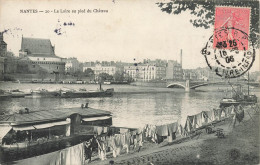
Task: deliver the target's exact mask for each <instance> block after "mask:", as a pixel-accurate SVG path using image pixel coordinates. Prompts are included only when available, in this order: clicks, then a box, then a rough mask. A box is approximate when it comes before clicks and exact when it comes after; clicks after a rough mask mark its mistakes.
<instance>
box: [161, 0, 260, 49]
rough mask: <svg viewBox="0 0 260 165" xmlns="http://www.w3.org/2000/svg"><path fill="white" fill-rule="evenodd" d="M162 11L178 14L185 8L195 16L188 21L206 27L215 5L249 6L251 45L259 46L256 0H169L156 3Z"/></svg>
mask: <svg viewBox="0 0 260 165" xmlns="http://www.w3.org/2000/svg"><path fill="white" fill-rule="evenodd" d="M156 4H157V5H158V7H160V8H161V10H162V11H163V12H166V13H168V14H180V13H181V12H184V11H186V10H189V11H190V14H192V15H195V16H196V17H197V18H195V19H190V22H191V23H192V24H193V26H195V27H202V28H205V29H208V28H209V27H210V26H211V25H213V24H214V19H215V17H214V13H215V7H216V6H233V7H250V8H251V17H250V19H251V20H250V22H251V26H250V38H251V41H252V43H253V46H255V47H257V48H258V47H259V38H258V35H259V2H258V1H257V0H247V1H240V0H207V1H206V0H196V1H191V0H190V1H184V0H170V1H169V2H158V3H156Z"/></svg>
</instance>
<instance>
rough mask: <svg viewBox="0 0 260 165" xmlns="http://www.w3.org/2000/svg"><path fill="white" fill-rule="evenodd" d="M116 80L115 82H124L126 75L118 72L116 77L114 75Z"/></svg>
mask: <svg viewBox="0 0 260 165" xmlns="http://www.w3.org/2000/svg"><path fill="white" fill-rule="evenodd" d="M114 79H115V81H120V82H122V81H124V73H123V72H120V71H116V73H115V75H114Z"/></svg>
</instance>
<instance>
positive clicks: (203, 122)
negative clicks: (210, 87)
mask: <svg viewBox="0 0 260 165" xmlns="http://www.w3.org/2000/svg"><path fill="white" fill-rule="evenodd" d="M201 118H202V120H201V121H202V125H203V124H207V123H208V122H209V121H208V120H209V119H208V118H209V117H208V114H207V113H206V111H202V112H201Z"/></svg>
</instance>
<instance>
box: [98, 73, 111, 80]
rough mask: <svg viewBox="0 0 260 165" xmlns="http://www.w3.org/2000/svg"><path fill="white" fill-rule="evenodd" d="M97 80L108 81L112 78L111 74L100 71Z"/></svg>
mask: <svg viewBox="0 0 260 165" xmlns="http://www.w3.org/2000/svg"><path fill="white" fill-rule="evenodd" d="M98 78H99V81H101V82H104V81H109V80H112V79H113V76H111V75H109V74H107V73H100V74H99V75H98Z"/></svg>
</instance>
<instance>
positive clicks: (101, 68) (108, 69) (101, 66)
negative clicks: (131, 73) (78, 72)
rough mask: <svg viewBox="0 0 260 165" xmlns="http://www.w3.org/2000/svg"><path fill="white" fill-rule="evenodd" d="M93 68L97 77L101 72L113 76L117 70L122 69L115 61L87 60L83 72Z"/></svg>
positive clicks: (96, 77)
mask: <svg viewBox="0 0 260 165" xmlns="http://www.w3.org/2000/svg"><path fill="white" fill-rule="evenodd" d="M88 68H89V69H91V70H93V72H94V75H95V79H98V76H99V74H101V73H107V74H109V75H111V76H114V75H115V73H116V72H117V71H119V70H120V67H117V66H116V63H114V62H113V61H111V62H104V61H102V62H101V63H100V62H98V61H97V62H86V63H85V64H84V66H83V72H85V71H86V70H87V69H88Z"/></svg>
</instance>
